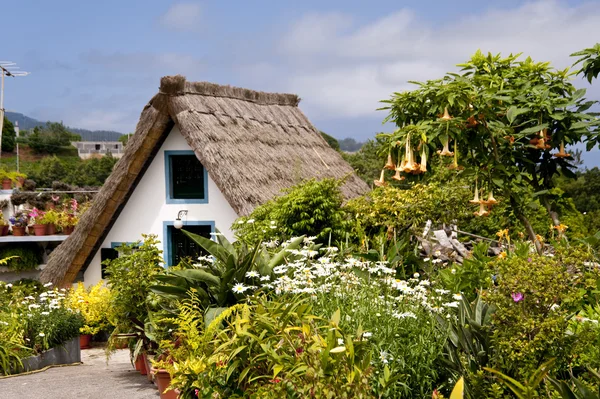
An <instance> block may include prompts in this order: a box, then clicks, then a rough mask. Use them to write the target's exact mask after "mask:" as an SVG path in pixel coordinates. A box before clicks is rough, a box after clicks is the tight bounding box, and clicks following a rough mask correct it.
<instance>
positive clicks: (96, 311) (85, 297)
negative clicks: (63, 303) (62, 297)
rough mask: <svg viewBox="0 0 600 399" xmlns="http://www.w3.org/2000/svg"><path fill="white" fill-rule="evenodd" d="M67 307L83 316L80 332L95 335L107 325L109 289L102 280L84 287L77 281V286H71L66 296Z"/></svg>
mask: <svg viewBox="0 0 600 399" xmlns="http://www.w3.org/2000/svg"><path fill="white" fill-rule="evenodd" d="M67 300H68V304H69V307H70V308H71V309H73V310H76V311H77V312H79V314H81V316H83V319H84V323H85V324H84V326H83V327H81V329H80V332H81V334H90V335H95V334H98V333H99V332H100V331H102V330H105V329H107V328H108V327H109V325H110V323H109V321H108V315H109V314H110V290H109V289H108V288H107V287H105V286H104V282H102V281H100V282H99V283H98V284H96V285H94V286H92V287H90V288H89V289H88V288H85V286H84V285H83V283H78V284H77V288H72V289H71V291H70V292H69V295H68V297H67Z"/></svg>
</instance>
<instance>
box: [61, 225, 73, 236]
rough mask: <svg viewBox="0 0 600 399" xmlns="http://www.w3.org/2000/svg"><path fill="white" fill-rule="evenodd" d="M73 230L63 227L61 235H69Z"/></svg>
mask: <svg viewBox="0 0 600 399" xmlns="http://www.w3.org/2000/svg"><path fill="white" fill-rule="evenodd" d="M73 230H75V226H65V227H63V229H62V232H63V234H66V235H70V234H71V233H72V232H73Z"/></svg>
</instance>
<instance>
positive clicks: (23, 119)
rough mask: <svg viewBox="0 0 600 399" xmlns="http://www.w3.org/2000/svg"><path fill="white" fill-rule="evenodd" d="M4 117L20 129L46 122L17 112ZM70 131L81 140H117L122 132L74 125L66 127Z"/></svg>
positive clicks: (8, 113)
mask: <svg viewBox="0 0 600 399" xmlns="http://www.w3.org/2000/svg"><path fill="white" fill-rule="evenodd" d="M6 118H7V119H8V120H9V121H11V122H12V123H15V122H19V128H20V129H21V130H29V129H33V128H34V127H37V126H44V125H45V124H46V122H40V121H38V120H37V119H34V118H30V117H28V116H26V115H23V114H20V113H18V112H8V111H7V112H6ZM68 129H69V130H70V131H71V132H73V133H75V134H78V135H80V136H81V140H83V141H117V140H118V139H119V137H121V136H122V133H119V132H115V131H112V130H87V129H79V128H74V127H69V128H68Z"/></svg>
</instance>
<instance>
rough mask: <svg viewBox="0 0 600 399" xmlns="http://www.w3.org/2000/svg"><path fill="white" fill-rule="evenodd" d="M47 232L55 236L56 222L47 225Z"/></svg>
mask: <svg viewBox="0 0 600 399" xmlns="http://www.w3.org/2000/svg"><path fill="white" fill-rule="evenodd" d="M46 234H47V235H49V236H53V235H55V234H56V225H55V224H47V225H46Z"/></svg>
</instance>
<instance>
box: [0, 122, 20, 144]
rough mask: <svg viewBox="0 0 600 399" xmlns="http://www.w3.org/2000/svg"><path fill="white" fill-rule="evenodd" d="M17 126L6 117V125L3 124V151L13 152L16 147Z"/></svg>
mask: <svg viewBox="0 0 600 399" xmlns="http://www.w3.org/2000/svg"><path fill="white" fill-rule="evenodd" d="M16 136H17V134H16V132H15V126H14V125H13V124H12V122H11V121H9V120H8V119H7V118H6V117H4V125H3V126H2V151H5V152H13V151H14V149H15V138H16Z"/></svg>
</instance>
